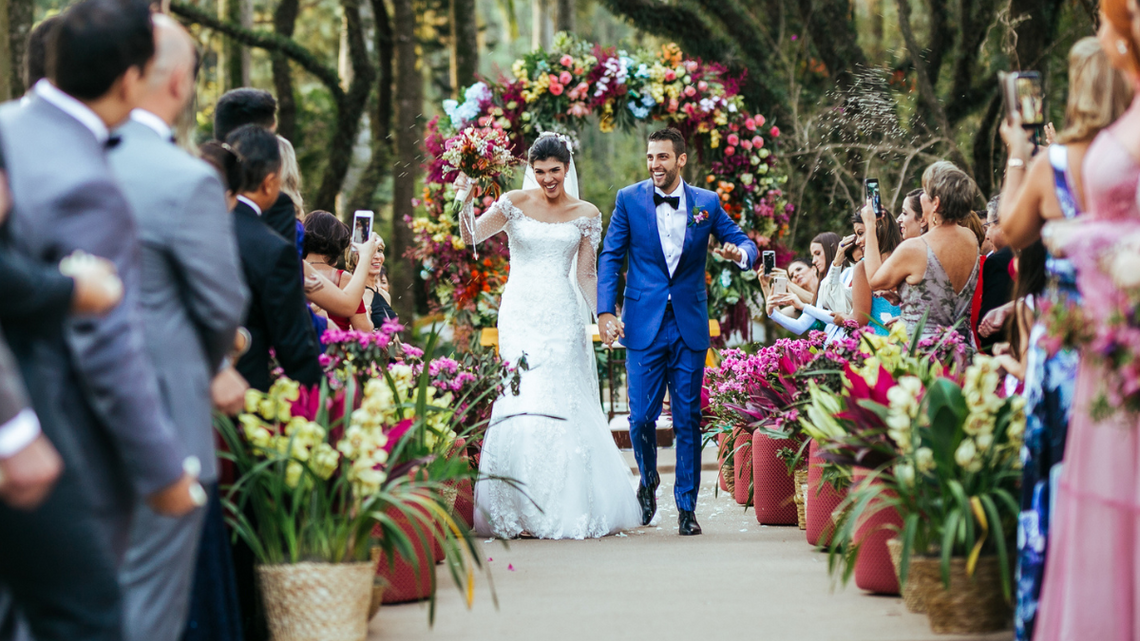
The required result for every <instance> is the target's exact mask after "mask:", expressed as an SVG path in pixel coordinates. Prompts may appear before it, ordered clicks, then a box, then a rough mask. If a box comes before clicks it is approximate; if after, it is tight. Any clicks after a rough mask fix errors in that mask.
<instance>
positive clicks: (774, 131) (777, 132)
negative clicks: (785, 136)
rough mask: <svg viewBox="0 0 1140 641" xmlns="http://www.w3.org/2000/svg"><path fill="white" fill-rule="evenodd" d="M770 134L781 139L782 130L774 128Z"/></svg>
mask: <svg viewBox="0 0 1140 641" xmlns="http://www.w3.org/2000/svg"><path fill="white" fill-rule="evenodd" d="M768 134H769V135H771V136H772V137H773V138H779V137H780V128H779V127H772V129H771V130H770V131H769V132H768Z"/></svg>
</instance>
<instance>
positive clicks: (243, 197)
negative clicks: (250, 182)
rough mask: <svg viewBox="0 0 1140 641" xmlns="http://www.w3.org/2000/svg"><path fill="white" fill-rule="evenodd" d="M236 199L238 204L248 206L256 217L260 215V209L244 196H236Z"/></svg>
mask: <svg viewBox="0 0 1140 641" xmlns="http://www.w3.org/2000/svg"><path fill="white" fill-rule="evenodd" d="M237 199H238V202H239V203H245V204H246V205H249V208H250V209H252V210H253V213H255V214H257V215H258V216H260V215H261V207H259V206H258V204H257V203H255V202H253V201H252V200H250V199H248V198H246V197H245V196H238V197H237Z"/></svg>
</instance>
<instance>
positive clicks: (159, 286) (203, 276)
mask: <svg viewBox="0 0 1140 641" xmlns="http://www.w3.org/2000/svg"><path fill="white" fill-rule="evenodd" d="M154 40H155V57H154V61H153V62H152V63H151V68H150V70H149V71H148V72H147V76H146V78H145V79H144V81H145V87H144V93H143V96H142V99H141V101H140V102H139V106H138V108H136V109H135V110H134V111H133V112H132V113H131V118H130V120H129V121H128V122H127V123H125V124H124V125H123V126H122V127H120V128H119V129H118V131H117V133H118V134H119V136H120V137H121V138H122V142H121V143H120V144H119V145H118V146H117V147H115V148H114V149H113V150H111V152H110V153H109V154H108V157H109V159H110V161H111V168H112V169H113V170H114V172H115V175H116V176H117V177H118V179H119V184H120V185H121V186H122V189H123V193H124V195H125V196H126V197H127V200H128V202H129V203H130V205H131V209H132V210H133V212H134V214H135V220H136V221H137V223H138V230H139V239H140V240H141V241H142V270H141V277H142V297H141V299H140V307H141V310H142V319H143V329H144V333H145V336H146V347H147V352H148V353H149V354H150V360H151V363H152V364H153V365H154V369H155V373H156V374H157V376H158V391H159V397H160V400H161V402H162V404H163V406H164V407H165V408H166V410H167V411H168V412H169V414H170V416H171V418H172V419H173V421H174V427H175V430H176V433H177V435H178V437H179V439H180V441H181V442H182V444H183V445H184V446H185V448H186V451H187V452H189V453H190V454H192V455H193V456H196V457H197V458H198V459H199V460H200V461H201V465H202V470H201V476H200V480H201V482H202V483H204V484H209V483H214V482H215V481H216V480H217V469H216V467H217V466H216V459H217V457H216V454H215V452H214V438H213V430H212V427H211V416H210V414H211V400H210V381H211V379H212V378H213V376H214V373H215V372H216V371H218V368H219V366H221V364H222V361H223V358H224V357H225V355H226V354H227V353H228V352H229V350H230V348H231V347H232V346H233V343H234V335H235V333H236V331H237V327H238V324H239V323H240V322H241V317H242V313H243V311H244V308H245V301H246V296H247V292H246V288H245V285H244V282H243V279H242V274H241V267H240V264H239V262H238V253H237V242H236V241H235V240H234V222H233V217H232V216H230V214H229V212H228V211H227V209H226V201H225V193H224V191H223V189H222V184H221V181H220V180H219V179H218V175H217V172H216V171H214V169H213V168H212V167H210V166H209V165H207V164H206V163H205V162H203V161H201V160H199V159H197V158H194V157H192V156H190V155H189V154H187V153H186V152H185V151H183V150H182V149H180V148H178V147H177V146H176V145H175V144H174V142H173V139H172V136H171V133H172V132H171V127H172V126H173V124H174V122H175V120H176V119H177V118H178V116H179V114H181V113H182V112H183V110H184V109H185V108H186V106H187V105H188V104H189V103H190V102H191V100H192V99H193V97H194V63H195V59H194V58H195V56H194V48H193V47H194V45H193V44H192V43H191V41H190V36H189V34H187V33H186V31H185V30H184V29H183V28H182V27H181V26H180V25H179V24H178V23H177V22H175V21H174V20H173V19H171V18H169V17H167V16H165V15H162V14H159V15H155V16H154ZM204 517H205V510H195V511H194V512H192V513H190V514H188V515H185V516H182V517H178V518H172V517H168V516H163V515H159V514H156V513H155V512H154V511H153V510H151V509H150V508H149V507H148V506H146V505H145V504H142V503H141V502H140V505H139V506H138V507H137V509H136V511H135V516H134V521H133V522H132V523H131V537H130V547H129V548H128V549H127V555H126V558H125V560H124V562H123V565H122V566H121V567H120V569H119V583H120V584H121V585H122V588H123V600H124V620H125V638H126V639H129V640H132V641H178V639H179V638H180V637H181V636H182V631H183V630H184V628H185V625H186V616H187V610H188V608H189V605H190V589H191V586H192V585H193V580H194V567H195V560H196V558H197V548H198V542H199V538H200V535H201V531H202V519H203V518H204Z"/></svg>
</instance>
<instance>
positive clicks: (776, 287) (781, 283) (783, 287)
mask: <svg viewBox="0 0 1140 641" xmlns="http://www.w3.org/2000/svg"><path fill="white" fill-rule="evenodd" d="M787 293H788V279H787V278H786V277H784V276H777V277H776V279H775V280H773V281H772V294H774V295H777V296H778V295H781V294H787Z"/></svg>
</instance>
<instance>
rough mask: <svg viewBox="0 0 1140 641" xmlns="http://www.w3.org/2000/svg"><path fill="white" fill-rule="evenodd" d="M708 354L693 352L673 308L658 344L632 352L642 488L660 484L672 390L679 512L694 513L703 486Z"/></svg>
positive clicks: (633, 420) (633, 418)
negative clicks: (662, 427) (661, 427)
mask: <svg viewBox="0 0 1140 641" xmlns="http://www.w3.org/2000/svg"><path fill="white" fill-rule="evenodd" d="M705 353H706V350H694V349H690V348H689V347H688V346H687V345H686V344H685V341H684V339H683V338H682V337H681V332H680V330H679V329H678V327H677V319H676V318H675V317H674V316H673V310H672V308H671V307H670V308H666V310H665V318H664V319H663V320H662V321H661V328H660V329H659V330H658V332H657V338H656V339H655V340H654V341H653V343H652V344H650V346H649V348H647V349H643V350H641V349H639V350H634V349H630V350H628V354H627V358H626V368H627V370H628V371H629V409H630V418H629V436H630V440H631V441H632V443H633V454H634V457H635V458H636V459H637V467H638V469H639V470H640V471H641V483H642V485H645V486H646V487H652V486H655V485H656V484H657V481H658V475H657V418H658V417H659V416H661V403H662V401H664V399H665V390H666V388H668V390H669V399H670V404H671V407H672V410H673V431H674V433H675V434H676V451H677V483H676V485H675V486H674V489H673V497H674V499H675V500H676V501H677V509H678V510H688V511H694V510H695V509H696V506H697V489H698V488H699V487H700V483H701V385H702V384H703V382H704V372H705Z"/></svg>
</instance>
